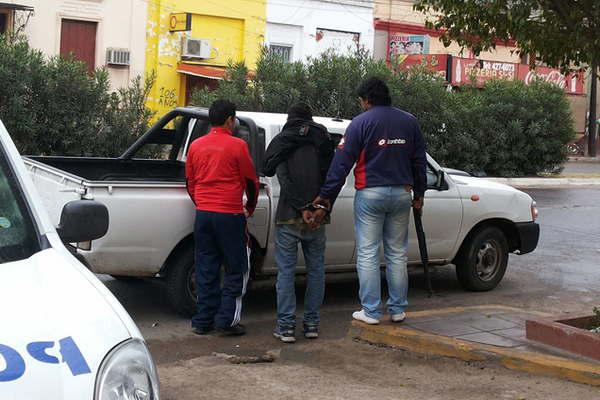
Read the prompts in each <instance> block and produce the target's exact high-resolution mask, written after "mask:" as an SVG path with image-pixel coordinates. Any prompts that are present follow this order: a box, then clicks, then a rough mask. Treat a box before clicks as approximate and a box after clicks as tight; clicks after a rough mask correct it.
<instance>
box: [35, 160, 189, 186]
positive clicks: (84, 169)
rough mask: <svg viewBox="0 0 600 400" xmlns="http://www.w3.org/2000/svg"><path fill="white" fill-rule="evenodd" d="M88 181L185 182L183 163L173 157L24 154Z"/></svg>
mask: <svg viewBox="0 0 600 400" xmlns="http://www.w3.org/2000/svg"><path fill="white" fill-rule="evenodd" d="M27 158H28V159H30V160H34V161H37V162H40V163H42V164H45V165H48V166H51V167H54V168H57V169H59V170H61V171H63V172H68V173H69V174H72V175H75V176H78V177H81V178H83V179H85V180H88V181H98V182H107V181H119V182H131V181H155V182H185V164H184V163H183V162H181V161H172V160H139V159H130V160H125V159H119V158H83V157H31V156H28V157H27Z"/></svg>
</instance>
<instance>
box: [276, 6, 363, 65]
mask: <svg viewBox="0 0 600 400" xmlns="http://www.w3.org/2000/svg"><path fill="white" fill-rule="evenodd" d="M318 28H320V29H327V30H330V31H331V30H333V31H340V33H335V32H326V34H325V36H324V37H323V39H322V40H321V41H317V37H316V36H317V29H318ZM344 32H349V33H359V34H360V45H361V46H364V48H366V49H367V50H369V51H371V52H372V51H373V37H374V36H373V35H374V29H373V2H372V1H370V0H365V1H361V0H339V1H337V0H329V1H328V0H324V1H316V0H306V1H302V0H269V1H268V2H267V32H266V38H265V40H266V44H267V45H269V44H285V45H293V46H294V48H293V52H292V61H298V60H305V59H306V58H307V57H310V56H316V55H318V54H320V53H321V52H322V51H325V50H326V49H327V48H329V47H331V46H334V47H335V48H336V50H337V51H339V52H341V53H346V52H347V47H348V46H349V45H352V44H353V43H354V42H353V41H352V35H350V34H347V33H344Z"/></svg>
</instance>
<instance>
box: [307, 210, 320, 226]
mask: <svg viewBox="0 0 600 400" xmlns="http://www.w3.org/2000/svg"><path fill="white" fill-rule="evenodd" d="M315 214H316V212H314V211H310V210H303V211H302V220H304V223H305V224H306V225H308V226H309V227H310V229H312V230H317V229H319V226H321V223H320V222H317V219H316V218H315Z"/></svg>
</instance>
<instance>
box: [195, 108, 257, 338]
mask: <svg viewBox="0 0 600 400" xmlns="http://www.w3.org/2000/svg"><path fill="white" fill-rule="evenodd" d="M235 111H236V110H235V104H233V103H231V102H229V101H226V100H217V101H215V102H214V103H213V104H212V105H211V107H210V110H209V120H210V124H211V125H212V129H211V131H210V132H209V133H208V134H207V135H205V136H203V137H201V138H199V139H197V140H195V141H194V142H193V143H192V145H191V146H190V151H189V153H188V157H187V162H186V166H185V175H186V179H187V188H188V192H189V194H190V197H191V198H192V201H193V202H194V204H195V205H196V222H195V226H194V240H195V242H196V292H197V294H198V295H197V297H198V308H197V310H196V314H195V315H194V316H193V317H192V327H193V328H194V332H195V333H197V334H199V335H205V334H208V333H210V332H212V331H213V330H214V329H215V328H216V330H217V332H219V333H220V334H221V335H225V336H234V335H243V334H244V333H245V329H244V326H243V325H241V324H240V318H241V312H242V297H243V296H244V293H245V292H246V285H247V284H248V277H249V275H250V249H249V247H248V234H247V232H246V216H251V215H252V213H253V212H254V208H255V207H256V202H257V199H258V178H257V177H256V171H255V169H254V165H253V163H252V159H251V158H250V153H249V151H248V145H247V144H246V142H244V141H243V140H242V139H239V138H236V137H233V136H232V132H233V129H234V127H235V121H236V119H235ZM244 191H245V192H246V198H247V200H246V204H245V205H244V204H243V194H244ZM221 265H225V278H224V282H223V288H222V289H221V288H220V271H221Z"/></svg>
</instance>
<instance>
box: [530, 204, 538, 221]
mask: <svg viewBox="0 0 600 400" xmlns="http://www.w3.org/2000/svg"><path fill="white" fill-rule="evenodd" d="M538 214H539V211H538V208H537V203H536V202H535V201H533V202H531V219H532V220H534V221H535V220H536V219H537V217H538Z"/></svg>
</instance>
